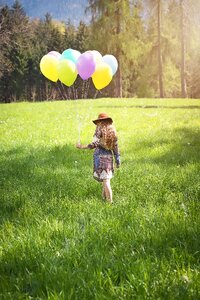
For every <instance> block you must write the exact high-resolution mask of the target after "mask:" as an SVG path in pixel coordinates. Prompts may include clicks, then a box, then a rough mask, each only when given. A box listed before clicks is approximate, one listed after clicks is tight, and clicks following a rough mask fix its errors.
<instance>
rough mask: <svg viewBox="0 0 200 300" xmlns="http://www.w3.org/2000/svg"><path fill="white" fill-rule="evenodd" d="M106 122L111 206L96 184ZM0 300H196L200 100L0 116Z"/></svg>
mask: <svg viewBox="0 0 200 300" xmlns="http://www.w3.org/2000/svg"><path fill="white" fill-rule="evenodd" d="M100 112H107V113H108V114H110V115H111V116H112V117H113V119H114V123H115V126H116V128H117V131H118V137H119V147H120V152H121V160H122V164H121V168H120V169H117V170H116V171H115V176H114V178H113V179H112V187H113V196H114V197H113V200H114V204H113V205H109V204H108V203H105V202H103V201H102V199H101V185H100V184H99V183H97V182H96V181H95V180H93V178H92V153H93V152H92V150H79V149H76V148H75V146H74V145H75V144H76V143H77V139H78V130H79V131H80V136H81V142H82V143H83V144H87V143H89V142H91V140H92V136H93V132H94V129H95V126H94V124H93V123H92V122H91V120H93V119H95V118H96V117H97V115H98V114H99V113H100ZM0 143H1V148H0V152H1V156H0V164H1V172H0V180H1V186H0V188H1V191H0V193H1V200H0V299H2V300H4V299H5V300H9V299H14V300H15V299H58V300H60V299H61V300H62V299H63V300H64V299H77V300H83V299H86V300H93V299H95V300H102V299H105V300H110V299H113V300H120V299H125V300H129V299H141V300H143V299H173V300H174V299H181V300H182V299H195V300H196V299H200V261H199V260H200V217H199V211H200V100H190V99H188V100H182V99H171V100H167V99H164V100H160V99H149V100H146V99H99V100H96V101H94V100H82V101H75V102H74V101H62V102H60V101H58V102H41V103H27V102H24V103H19V104H9V105H8V104H5V105H1V107H0Z"/></svg>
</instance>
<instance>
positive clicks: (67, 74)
mask: <svg viewBox="0 0 200 300" xmlns="http://www.w3.org/2000/svg"><path fill="white" fill-rule="evenodd" d="M58 78H59V80H60V81H61V82H62V83H64V84H65V85H66V86H71V85H72V84H73V83H74V81H75V80H76V78H77V71H76V65H75V63H74V62H73V61H71V60H69V59H63V60H60V61H59V64H58Z"/></svg>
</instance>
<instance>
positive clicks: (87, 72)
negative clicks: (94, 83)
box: [76, 51, 96, 80]
mask: <svg viewBox="0 0 200 300" xmlns="http://www.w3.org/2000/svg"><path fill="white" fill-rule="evenodd" d="M76 68H77V71H78V74H79V75H80V76H81V78H82V79H83V80H86V79H88V78H89V77H91V76H92V74H93V73H94V71H95V68H96V62H95V59H94V56H93V55H92V53H91V52H88V51H87V52H84V53H83V54H81V55H80V56H79V58H78V60H77V62H76Z"/></svg>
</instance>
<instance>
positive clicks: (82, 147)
mask: <svg viewBox="0 0 200 300" xmlns="http://www.w3.org/2000/svg"><path fill="white" fill-rule="evenodd" d="M76 148H78V149H88V145H81V144H80V143H78V144H76Z"/></svg>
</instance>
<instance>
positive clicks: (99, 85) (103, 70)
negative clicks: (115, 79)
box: [92, 63, 112, 90]
mask: <svg viewBox="0 0 200 300" xmlns="http://www.w3.org/2000/svg"><path fill="white" fill-rule="evenodd" d="M111 80H112V69H111V67H110V66H109V65H108V64H106V63H99V64H97V66H96V70H95V72H94V74H93V75H92V81H93V83H94V86H95V87H96V89H97V90H101V89H103V88H104V87H106V86H107V85H108V84H109V83H110V82H111Z"/></svg>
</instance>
